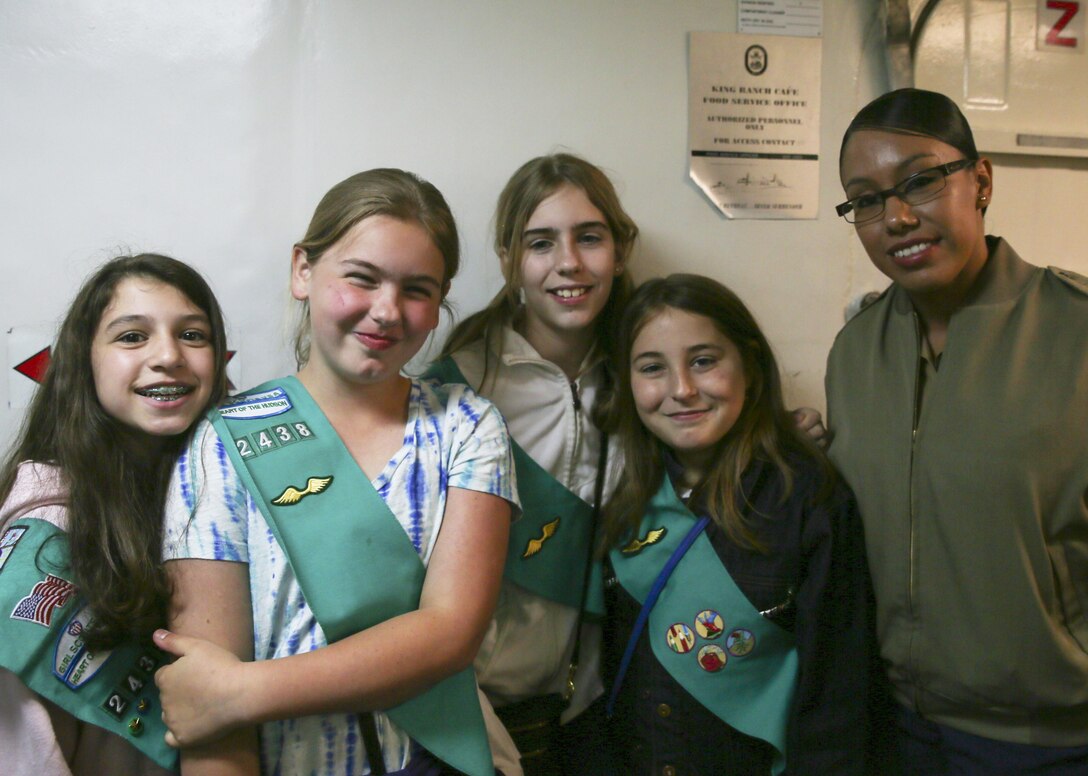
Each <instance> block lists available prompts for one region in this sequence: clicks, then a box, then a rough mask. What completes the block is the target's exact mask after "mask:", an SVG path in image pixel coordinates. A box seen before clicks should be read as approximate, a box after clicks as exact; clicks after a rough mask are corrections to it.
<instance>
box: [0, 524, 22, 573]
mask: <svg viewBox="0 0 1088 776" xmlns="http://www.w3.org/2000/svg"><path fill="white" fill-rule="evenodd" d="M25 533H26V528H23V527H22V526H15V527H14V528H9V529H8V530H6V531H4V535H3V536H2V537H0V570H3V568H4V564H5V563H7V562H8V558H10V557H11V553H13V552H15V545H16V544H18V543H19V540H20V539H22V538H23V534H25Z"/></svg>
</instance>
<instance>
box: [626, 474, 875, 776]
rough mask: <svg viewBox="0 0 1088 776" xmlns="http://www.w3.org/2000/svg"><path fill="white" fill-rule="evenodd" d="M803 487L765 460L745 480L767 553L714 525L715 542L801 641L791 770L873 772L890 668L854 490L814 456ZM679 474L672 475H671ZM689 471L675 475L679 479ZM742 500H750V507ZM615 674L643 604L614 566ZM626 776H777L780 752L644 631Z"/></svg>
mask: <svg viewBox="0 0 1088 776" xmlns="http://www.w3.org/2000/svg"><path fill="white" fill-rule="evenodd" d="M788 461H789V464H790V466H791V468H792V470H793V474H794V478H793V488H792V491H791V493H790V495H789V497H788V498H786V499H783V493H784V490H785V482H784V480H783V478H782V476H781V474H780V472H779V471H778V469H777V467H775V466H774V465H773V464H771V463H769V462H766V461H755V462H753V463H752V464H751V465H750V466H749V468H748V470H747V471H746V472H745V474H744V477H743V478H742V488H743V491H744V493H745V495H746V497H747V499H748V500H749V501H750V502H751V505H752V506H751V507H748V508H745V510H744V511H745V514H746V515H747V520H748V525H749V526H750V527H751V528H752V530H753V532H754V534H755V535H756V537H757V538H758V539H759V541H760V542H761V543H762V544H763V546H764V547H765V548H766V552H760V551H758V550H754V549H750V548H744V547H741V546H739V545H737V544H735V543H733V542H732V541H731V540H730V539H729V538H728V536H727V535H726V533H725V532H724V531H723V530H722V529H721V528H719V527H718V526H717V524H715V523H714V522H711V523H710V524H709V525H708V527H707V537H708V538H709V539H710V542H711V544H712V545H713V547H714V549H715V551H716V552H717V554H718V557H719V558H720V559H721V561H722V565H723V566H724V567H725V568H726V570H727V571H728V572H729V574H730V576H732V578H733V580H734V582H736V584H737V587H738V588H740V590H741V592H743V593H744V594H745V596H746V597H747V598H748V600H749V601H750V602H751V603H752V605H753V606H754V607H755V608H756V609H757V610H759V611H760V612H762V613H763V614H764V616H765V617H768V618H770V619H772V620H773V621H774V622H775V623H776V624H778V625H780V626H782V627H783V628H785V629H786V630H788V631H790V632H792V633H793V634H794V636H795V638H796V639H797V651H798V658H799V661H798V662H799V669H798V670H799V677H798V686H797V692H796V695H795V697H794V700H793V704H792V709H791V713H790V719H789V728H788V733H787V773H789V774H855V773H858V774H860V773H865V772H866V756H867V752H868V738H869V728H870V719H871V715H870V708H869V698H870V690H871V687H870V685H871V679H872V677H873V676H875V675H877V674H878V672H879V662H878V660H877V647H876V638H875V632H874V626H873V599H872V587H871V583H870V581H869V574H868V567H867V565H866V562H865V542H864V537H863V533H862V527H861V520H860V518H859V515H858V509H857V504H856V503H855V501H854V497H853V494H852V493H851V492H850V490H849V489H848V488H847V487H846V486H845V485H844V484H843V483H842V482H841V481H836V482H834V483H828V482H827V475H826V474H825V472H824V470H823V469H822V468H821V467H820V466H819V465H818V463H817V462H816V461H815V460H814V459H813V458H812V457H811V454H807V453H802V452H798V453H796V454H793V455H790V456H789V458H788ZM670 468H672V467H670ZM678 473H679V472H678V471H676V470H675V469H674V470H672V471H670V475H671V476H673V478H674V480H675V478H676V475H677V474H678ZM740 503H742V504H743V503H744V502H743V501H742V502H740ZM608 574H609V580H608V581H607V582H606V602H607V605H608V612H609V615H608V623H609V625H610V626H611V627H609V628H606V629H605V660H604V664H605V671H606V675H607V676H608V677H609V679H608V681H609V684H607V685H606V686H610V682H611V679H612V677H614V676H615V671H616V668H617V666H618V663H619V658H620V656H621V655H622V654H623V651H624V648H625V646H626V644H627V640H628V638H629V637H630V633H631V629H632V627H633V625H634V621H635V619H636V617H637V616H638V612H639V609H640V605H639V604H638V602H636V601H635V599H634V598H632V597H631V596H630V595H629V594H628V593H627V592H626V591H625V590H623V588H622V587H621V586H620V585H617V584H614V583H613V582H612V579H611V576H610V575H611V571H610V570H609V572H608ZM610 733H611V739H612V743H613V749H614V755H615V757H616V758H617V761H618V762H619V763H620V764H621V772H623V773H625V774H646V775H647V776H649V774H655V775H659V774H662V773H670V774H676V775H677V776H687V775H688V774H715V775H716V776H720V775H721V774H738V775H739V774H744V775H745V776H747V775H748V774H757V773H769V772H770V768H771V763H772V762H773V755H774V752H773V749H772V747H771V746H770V745H769V744H767V743H766V742H764V741H761V740H758V739H754V738H751V737H749V736H746V735H744V734H742V733H740V732H739V731H737V730H735V729H733V728H732V727H730V726H729V725H727V724H726V723H724V722H723V721H722V720H720V719H719V718H718V717H717V716H715V715H714V714H713V713H712V712H710V711H709V710H708V709H707V708H706V707H704V706H703V705H702V704H701V703H699V702H698V701H697V700H695V698H694V697H692V696H691V695H690V694H689V693H688V692H687V691H686V690H685V689H684V688H683V687H682V686H680V684H679V683H678V682H677V681H676V680H675V679H673V678H672V676H671V675H670V674H669V673H668V672H667V671H666V670H665V669H664V668H663V667H662V666H661V665H660V664H659V663H658V662H657V659H656V658H655V657H654V655H653V650H652V648H651V646H650V642H649V635H648V634H647V633H645V632H643V634H642V635H641V637H640V639H639V642H638V645H637V648H636V650H635V655H634V657H633V659H632V662H631V666H630V668H629V669H628V672H627V676H626V678H625V680H624V684H623V688H622V690H621V692H620V695H619V698H618V699H617V703H616V709H615V712H614V715H613V718H612V721H611V724H610Z"/></svg>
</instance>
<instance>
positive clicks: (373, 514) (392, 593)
mask: <svg viewBox="0 0 1088 776" xmlns="http://www.w3.org/2000/svg"><path fill="white" fill-rule="evenodd" d="M209 419H210V420H211V422H212V425H213V426H214V427H215V430H216V431H217V432H218V433H219V436H220V438H221V439H223V440H224V442H226V441H227V440H233V442H234V444H233V445H231V444H226V445H225V447H226V448H227V450H228V453H229V455H230V457H231V460H232V461H233V462H234V465H235V468H236V469H237V471H238V474H239V476H240V477H241V478H242V481H243V482H244V483H245V486H246V488H247V489H248V490H249V492H250V494H252V496H253V499H254V501H255V502H256V503H257V505H258V506H259V507H260V509H261V512H262V513H263V514H264V516H265V518H266V519H267V520H268V525H269V527H270V528H271V530H272V533H273V534H274V535H275V537H276V540H277V541H278V542H279V544H280V546H281V547H282V548H283V550H284V552H285V553H286V555H287V558H288V561H289V562H290V564H291V568H292V569H293V570H294V572H295V575H296V576H297V578H298V582H299V585H300V586H301V587H302V589H303V591H304V592H305V595H306V600H307V601H308V602H309V604H310V607H311V609H312V610H313V612H314V616H315V617H316V618H317V620H318V622H320V623H321V627H322V629H324V631H325V635H326V637H327V638H328V640H329V642H330V643H332V642H334V641H338V640H339V639H342V638H344V637H346V636H349V635H351V634H353V633H357V632H359V631H362V630H365V629H366V628H369V627H371V626H373V625H376V624H378V623H380V622H384V621H385V620H388V619H390V618H392V617H396V616H397V615H400V614H404V613H405V612H410V611H414V610H416V609H418V608H419V596H420V592H421V591H422V589H423V578H424V575H425V569H424V567H423V563H422V562H421V561H420V559H419V555H418V554H417V553H416V551H415V548H414V547H412V543H411V541H410V540H409V538H408V535H407V534H406V533H405V531H404V528H403V527H401V525H400V523H399V522H397V519H396V518H395V517H394V516H393V513H392V512H390V511H389V507H388V506H386V504H385V502H384V501H383V500H382V498H381V496H379V495H378V492H377V491H376V490H375V489H374V486H373V485H371V483H370V480H369V479H367V476H366V474H365V473H364V472H363V471H362V470H361V469H360V468H359V467H358V465H356V463H355V460H354V459H353V458H352V457H351V454H350V453H349V452H348V451H347V449H346V448H345V447H344V444H343V442H341V440H340V437H339V436H338V435H337V433H336V431H335V430H334V429H333V427H332V426H331V425H330V424H329V422H328V420H327V419H326V417H325V415H324V413H323V412H322V411H321V409H320V408H319V407H318V406H317V404H316V403H315V402H314V400H313V399H312V398H311V397H310V394H309V393H308V392H307V391H306V389H305V388H304V387H303V386H302V384H301V383H300V382H299V381H298V380H297V379H295V378H294V377H284V378H282V379H279V380H274V381H271V382H268V383H265V384H263V385H261V386H258V387H257V388H254V389H253V390H251V391H249V392H247V393H245V394H242V395H240V396H237V397H234V398H232V399H230V400H229V401H227V402H226V403H224V404H223V405H221V406H220V407H219V408H218V409H215V410H212V411H211V412H210V413H209ZM435 637H436V638H441V634H437V635H436V636H435ZM424 647H425V642H421V643H420V644H419V647H418V648H421V649H422V648H424ZM384 711H385V713H386V714H387V715H388V716H389V718H390V719H392V720H393V722H395V723H396V724H397V725H399V726H400V727H401V728H403V729H404V730H405V731H406V732H407V733H408V735H409V736H410V737H411V738H412V739H413V740H414V741H416V742H418V743H419V744H420V745H421V746H422V747H423V748H425V749H426V750H427V751H429V752H431V754H433V755H434V756H435V757H437V758H438V759H440V760H442V761H443V762H446V763H448V764H449V765H452V766H453V767H455V768H457V769H459V770H461V771H464V772H465V773H467V774H470V775H471V776H485V775H486V776H491V774H493V773H494V772H495V771H494V766H493V764H492V761H491V751H490V749H489V747H488V743H487V733H486V731H485V729H484V722H483V714H482V712H481V711H480V703H479V698H478V696H477V694H476V682H475V679H474V678H473V673H472V669H471V668H467V669H465V670H463V671H461V672H459V673H457V674H455V675H453V676H451V677H448V678H446V679H444V680H443V681H441V682H439V683H438V684H436V685H434V686H433V687H431V688H430V689H429V690H427V691H426V692H423V693H422V694H420V695H418V696H416V697H415V698H412V699H411V700H408V701H405V702H404V703H402V704H400V705H398V706H395V707H394V708H391V709H386V710H384Z"/></svg>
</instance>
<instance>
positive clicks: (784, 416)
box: [605, 275, 874, 776]
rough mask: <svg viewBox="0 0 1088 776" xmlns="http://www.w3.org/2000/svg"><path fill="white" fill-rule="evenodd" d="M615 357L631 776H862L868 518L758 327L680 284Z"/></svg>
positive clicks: (639, 320) (615, 535)
mask: <svg viewBox="0 0 1088 776" xmlns="http://www.w3.org/2000/svg"><path fill="white" fill-rule="evenodd" d="M617 347H618V350H619V358H620V361H619V363H620V364H621V365H622V368H621V369H618V376H619V388H618V391H617V408H616V409H617V418H618V423H619V434H618V436H619V439H620V442H621V445H622V449H623V454H624V457H625V468H624V471H623V474H622V476H621V478H620V482H619V485H618V486H617V488H616V490H615V494H614V495H613V497H612V499H611V500H610V501H609V503H608V506H607V508H606V510H605V533H606V547H607V548H608V555H607V562H608V569H609V571H608V573H609V577H608V578H606V581H605V588H606V600H607V604H608V612H609V628H607V629H606V631H605V634H606V655H607V660H606V663H607V665H608V668H609V674H610V684H611V687H610V692H609V699H608V704H607V706H608V708H607V711H608V714H609V716H610V733H611V739H612V742H613V749H614V752H615V757H616V760H617V762H618V763H619V764H620V770H621V772H622V773H624V774H634V775H637V774H647V775H648V774H660V773H677V774H681V773H683V774H687V773H691V774H709V773H714V774H738V775H739V774H745V776H747V775H748V774H758V773H764V774H767V773H782V772H784V771H788V772H789V773H791V774H794V773H796V774H801V773H804V774H829V773H834V774H850V773H863V772H865V767H866V763H865V758H866V752H867V736H868V731H867V705H866V698H867V696H868V686H869V685H868V677H869V668H870V664H871V661H872V659H873V654H874V647H873V643H874V638H873V635H872V632H871V604H870V599H871V594H870V588H869V580H868V575H867V572H866V566H865V559H864V546H863V539H862V533H861V526H860V523H859V520H858V514H857V508H856V505H855V503H854V499H853V496H852V495H851V494H850V492H849V490H848V489H847V488H846V487H845V486H844V485H843V484H842V483H841V482H840V481H839V480H838V479H837V478H836V477H835V474H834V472H833V471H832V470H831V468H830V467H829V465H828V464H827V462H826V461H825V459H824V458H823V456H822V455H821V454H820V453H819V451H818V450H817V449H816V448H815V447H814V446H813V445H812V443H811V442H810V441H808V440H806V439H805V438H803V436H802V435H801V434H800V433H798V430H797V428H796V425H795V422H794V420H793V419H792V418H791V416H790V414H789V413H787V412H786V410H785V409H784V406H783V400H782V387H781V382H780V377H779V372H778V367H777V364H776V363H775V359H774V356H773V355H772V353H771V350H770V346H769V345H768V343H767V341H766V339H765V337H764V336H763V334H762V332H761V331H760V329H759V327H758V326H757V324H756V322H755V320H754V318H753V317H752V315H751V314H750V313H749V312H748V310H747V309H746V308H745V307H744V305H743V304H742V303H741V301H740V300H739V299H738V298H737V297H736V296H735V295H734V294H733V293H732V292H731V291H729V290H728V289H726V288H725V287H724V286H722V285H721V284H719V283H717V282H716V281H714V280H711V279H710V278H706V277H699V276H695V275H672V276H670V277H668V278H666V279H656V280H651V281H648V282H647V283H645V284H644V285H643V286H641V287H640V288H639V289H638V291H636V292H635V295H634V296H633V298H632V299H631V301H630V303H629V304H628V306H627V310H626V313H625V315H624V317H623V320H622V322H621V325H620V329H619V336H618V344H617Z"/></svg>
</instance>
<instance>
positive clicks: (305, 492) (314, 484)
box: [272, 475, 332, 507]
mask: <svg viewBox="0 0 1088 776" xmlns="http://www.w3.org/2000/svg"><path fill="white" fill-rule="evenodd" d="M330 482H332V475H329V476H328V477H311V478H310V479H308V480H306V487H305V488H303V489H302V490H299V489H298V488H295V487H292V486H291V485H288V486H287V488H286V489H285V490H284V491H283V493H281V494H280V495H279V496H277V497H276V498H274V499H272V503H273V504H275V505H276V506H278V507H289V506H291V505H292V504H297V503H298V502H300V501H302V499H304V498H305V497H306V496H310V495H313V494H315V493H320V492H321V491H323V490H325V488H327V487H329V483H330Z"/></svg>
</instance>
